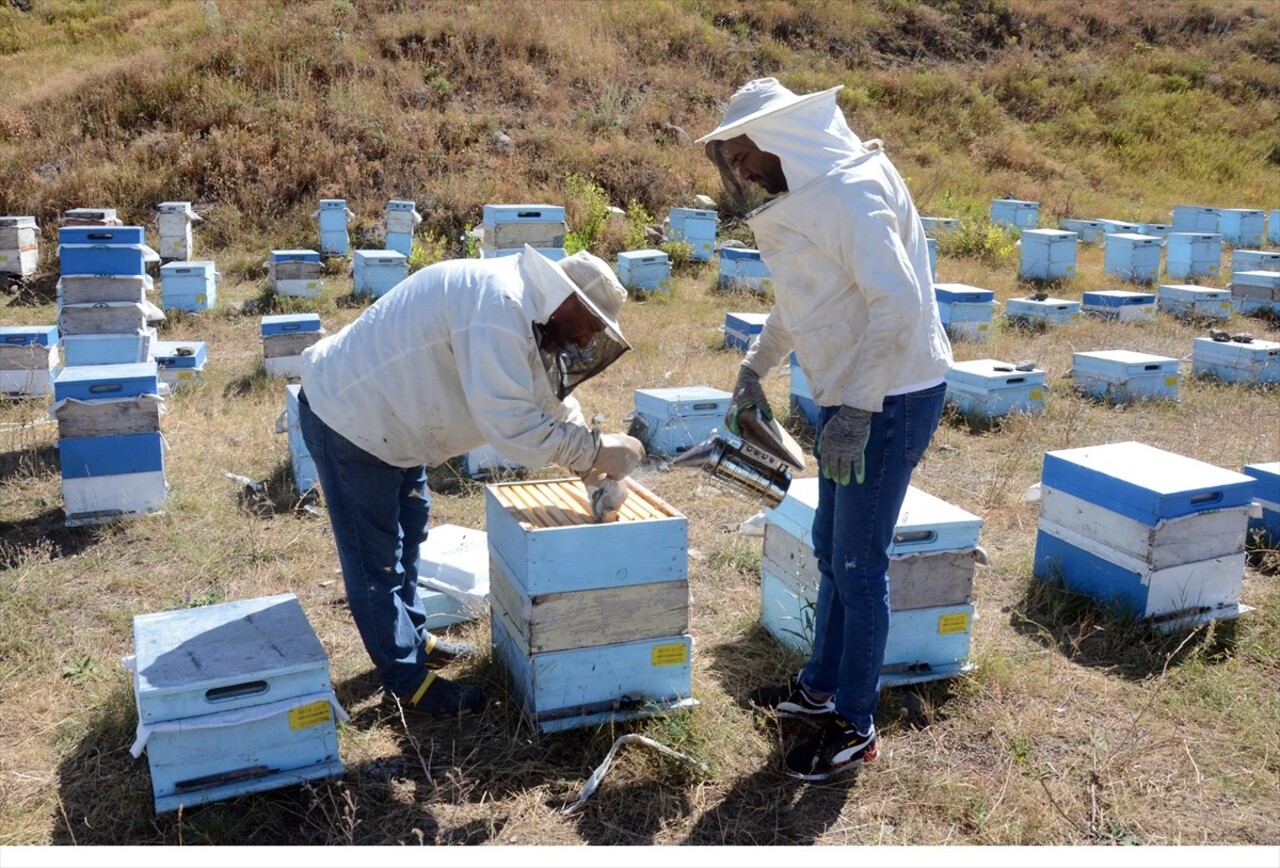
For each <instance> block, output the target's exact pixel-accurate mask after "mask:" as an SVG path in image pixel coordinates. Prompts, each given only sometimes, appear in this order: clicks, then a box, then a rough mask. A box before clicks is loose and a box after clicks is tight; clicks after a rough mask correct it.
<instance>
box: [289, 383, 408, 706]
mask: <svg viewBox="0 0 1280 868" xmlns="http://www.w3.org/2000/svg"><path fill="white" fill-rule="evenodd" d="M298 421H299V424H300V425H301V427H302V439H303V441H304V442H305V443H306V444H307V450H308V451H309V452H310V453H311V459H312V460H313V461H314V462H315V465H316V474H317V475H318V476H319V477H320V489H321V491H322V492H323V493H324V499H325V504H326V505H327V506H328V509H329V522H330V524H331V525H332V526H333V539H334V542H335V543H336V544H337V547H338V562H339V563H340V564H341V566H342V578H343V582H344V583H345V584H346V589H347V605H348V606H349V607H350V609H351V617H352V619H353V620H354V621H355V622H356V629H357V630H358V631H359V632H360V638H361V640H363V642H364V647H365V650H366V651H368V652H369V657H370V659H372V660H373V665H374V667H375V668H376V669H377V673H378V678H379V679H380V680H381V681H382V684H383V686H384V687H385V688H386V689H387V691H389V692H390V693H393V694H395V695H397V696H401V697H409V696H412V695H413V694H414V693H415V692H416V691H417V689H418V688H419V687H420V686H421V685H422V682H423V681H424V680H425V679H426V677H427V669H426V660H427V655H426V648H425V646H424V641H425V639H426V637H427V635H428V633H427V629H426V621H427V616H426V611H425V610H424V609H423V606H422V601H421V600H420V599H419V597H418V549H419V547H420V546H421V544H422V542H423V541H424V540H426V538H427V517H428V514H429V512H430V510H431V495H430V493H429V491H428V490H427V468H426V467H425V466H423V465H419V466H418V467H409V468H405V467H395V466H393V465H390V464H387V463H385V462H384V461H382V460H380V459H378V458H376V457H374V456H373V455H370V454H369V453H368V452H365V451H364V450H363V449H361V448H360V447H359V446H356V445H355V444H354V443H352V442H351V441H350V440H348V439H346V438H345V437H343V436H342V435H341V434H338V433H337V432H336V431H334V430H333V429H332V428H330V427H329V426H328V425H326V424H325V423H324V421H323V420H321V419H320V417H319V416H317V415H316V414H315V413H313V412H312V411H311V406H310V405H309V404H308V403H307V401H306V396H305V394H303V395H301V396H300V400H299V401H298Z"/></svg>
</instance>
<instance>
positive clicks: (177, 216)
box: [156, 202, 201, 260]
mask: <svg viewBox="0 0 1280 868" xmlns="http://www.w3.org/2000/svg"><path fill="white" fill-rule="evenodd" d="M200 219H201V218H200V215H199V214H197V213H196V212H195V211H192V210H191V203H190V202H161V203H160V204H159V205H158V206H157V207H156V229H157V230H158V232H159V235H160V258H161V259H179V260H190V259H191V253H192V244H191V224H193V223H195V222H197V221H198V220H200Z"/></svg>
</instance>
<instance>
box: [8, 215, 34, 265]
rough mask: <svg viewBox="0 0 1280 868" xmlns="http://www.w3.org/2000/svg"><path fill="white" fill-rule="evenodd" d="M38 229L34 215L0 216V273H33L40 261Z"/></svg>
mask: <svg viewBox="0 0 1280 868" xmlns="http://www.w3.org/2000/svg"><path fill="white" fill-rule="evenodd" d="M39 229H40V227H39V226H37V225H36V218H34V217H30V216H23V217H0V274H16V275H19V276H20V277H26V276H28V275H31V274H34V273H35V271H36V267H37V266H38V265H39V263H40V244H39V238H38V237H37V235H36V233H37V232H38V231H39Z"/></svg>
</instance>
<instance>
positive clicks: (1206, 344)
mask: <svg viewBox="0 0 1280 868" xmlns="http://www.w3.org/2000/svg"><path fill="white" fill-rule="evenodd" d="M1191 373H1193V374H1197V375H1206V374H1207V375H1210V376H1214V377H1217V378H1218V379H1220V380H1225V381H1226V382H1228V383H1280V343H1277V342H1276V341H1264V340H1261V339H1259V338H1254V339H1253V340H1251V341H1250V342H1249V343H1247V344H1246V343H1238V342H1236V341H1215V340H1213V339H1212V338H1196V339H1195V341H1194V343H1193V344H1192V347H1191Z"/></svg>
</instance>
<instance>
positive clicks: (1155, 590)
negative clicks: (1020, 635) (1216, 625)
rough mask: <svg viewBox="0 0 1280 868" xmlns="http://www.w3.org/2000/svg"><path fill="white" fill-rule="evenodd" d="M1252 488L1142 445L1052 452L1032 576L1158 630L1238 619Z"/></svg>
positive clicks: (1238, 477)
mask: <svg viewBox="0 0 1280 868" xmlns="http://www.w3.org/2000/svg"><path fill="white" fill-rule="evenodd" d="M1252 482H1253V480H1251V479H1250V478H1249V477H1248V476H1245V475H1243V474H1240V473H1235V472H1234V471H1228V470H1224V469H1222V468H1219V467H1214V466H1213V465H1210V464H1205V463H1204V462H1201V461H1196V460H1195V459H1191V458H1186V457H1184V456H1181V455H1177V454H1175V453H1171V452H1166V451H1164V450H1161V449H1156V448H1154V447H1151V446H1147V445H1145V444H1142V443H1134V442H1124V443H1113V444H1109V445H1103V446H1094V447H1085V448H1081V449H1066V450H1059V451H1056V452H1048V453H1046V454H1045V458H1044V468H1043V471H1042V475H1041V513H1040V519H1039V521H1038V524H1037V534H1036V554H1035V564H1034V573H1035V575H1036V577H1037V578H1039V579H1055V578H1056V579H1061V580H1062V581H1063V582H1064V583H1065V585H1066V586H1067V587H1069V588H1071V589H1073V590H1076V591H1079V592H1082V593H1086V594H1088V595H1089V596H1091V597H1093V598H1094V599H1096V600H1098V601H1099V602H1102V603H1104V604H1107V603H1118V604H1120V605H1122V606H1123V607H1125V608H1126V609H1128V610H1131V611H1132V612H1133V614H1134V616H1135V617H1136V618H1137V619H1138V620H1141V621H1145V622H1148V623H1150V624H1151V625H1153V626H1156V627H1159V628H1161V629H1169V628H1173V627H1181V626H1185V625H1190V624H1197V623H1203V622H1205V621H1208V620H1211V619H1225V618H1234V617H1237V616H1238V615H1239V614H1240V613H1241V612H1243V611H1247V609H1248V607H1244V606H1241V605H1240V582H1241V579H1242V578H1243V573H1244V559H1245V555H1244V540H1245V532H1246V528H1247V526H1248V516H1249V511H1250V508H1251V507H1250V503H1251V495H1252Z"/></svg>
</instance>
